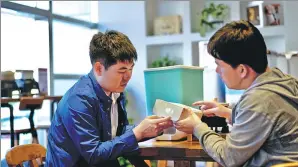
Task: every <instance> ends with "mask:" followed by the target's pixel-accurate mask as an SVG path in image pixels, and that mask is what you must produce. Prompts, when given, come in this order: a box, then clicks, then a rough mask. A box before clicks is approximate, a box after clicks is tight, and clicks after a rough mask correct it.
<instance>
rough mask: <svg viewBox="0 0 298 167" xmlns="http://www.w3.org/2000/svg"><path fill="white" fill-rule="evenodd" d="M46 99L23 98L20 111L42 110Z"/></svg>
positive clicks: (40, 97)
mask: <svg viewBox="0 0 298 167" xmlns="http://www.w3.org/2000/svg"><path fill="white" fill-rule="evenodd" d="M43 100H44V97H43V96H39V97H21V99H20V106H19V109H20V110H32V109H34V110H35V109H40V108H41V107H42V103H43Z"/></svg>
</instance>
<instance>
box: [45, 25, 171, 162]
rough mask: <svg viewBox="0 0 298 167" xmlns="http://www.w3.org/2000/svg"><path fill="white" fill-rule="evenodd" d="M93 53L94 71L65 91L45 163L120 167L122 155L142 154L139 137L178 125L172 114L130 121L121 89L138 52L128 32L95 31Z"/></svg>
mask: <svg viewBox="0 0 298 167" xmlns="http://www.w3.org/2000/svg"><path fill="white" fill-rule="evenodd" d="M89 55H90V59H91V63H92V67H93V68H92V70H91V71H90V73H89V74H88V75H85V76H83V77H81V78H80V79H79V81H78V82H77V83H76V84H74V85H73V86H72V87H71V88H70V89H69V90H68V91H67V92H66V94H65V95H64V96H63V98H62V99H61V101H60V103H59V105H58V108H57V111H56V113H55V116H54V118H53V120H52V124H51V127H50V129H49V136H48V147H47V156H46V166H50V167H52V166H54V167H62V166H63V167H78V166H83V167H88V166H101V167H104V166H107V167H114V166H119V164H118V161H117V158H118V157H119V156H131V155H137V153H138V141H140V140H144V139H146V138H152V137H156V136H157V135H159V134H160V133H162V131H163V129H165V128H168V127H170V126H172V125H173V124H172V121H171V120H170V118H159V117H157V116H150V117H147V118H146V119H144V120H143V121H142V122H141V123H140V124H139V125H138V126H136V127H134V126H129V125H128V121H127V115H126V111H125V107H124V105H125V104H124V103H125V100H124V96H123V93H122V92H123V90H124V88H125V87H126V85H127V83H128V81H129V80H130V78H131V75H132V70H133V67H134V62H135V61H136V60H137V53H136V50H135V48H134V46H133V45H132V43H131V42H130V40H129V39H128V37H127V36H126V35H124V34H122V33H120V32H116V31H107V32H106V33H104V34H103V33H98V34H95V35H94V36H93V38H92V40H91V42H90V48H89ZM142 162H143V163H144V161H142Z"/></svg>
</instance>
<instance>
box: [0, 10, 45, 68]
mask: <svg viewBox="0 0 298 167" xmlns="http://www.w3.org/2000/svg"><path fill="white" fill-rule="evenodd" d="M37 68H47V69H48V68H49V30H48V20H47V19H46V18H42V17H36V16H35V15H29V14H23V13H20V12H15V11H11V10H7V9H6V10H3V9H2V8H1V71H7V70H11V71H15V70H37Z"/></svg>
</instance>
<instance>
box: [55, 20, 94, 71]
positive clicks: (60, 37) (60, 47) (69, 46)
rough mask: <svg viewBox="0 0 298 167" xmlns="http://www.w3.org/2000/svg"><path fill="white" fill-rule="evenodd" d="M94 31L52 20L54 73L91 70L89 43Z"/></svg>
mask: <svg viewBox="0 0 298 167" xmlns="http://www.w3.org/2000/svg"><path fill="white" fill-rule="evenodd" d="M96 32H97V30H91V29H88V28H85V27H80V26H76V25H73V24H68V23H63V22H59V21H55V20H54V21H53V44H54V47H53V50H54V74H86V73H88V72H89V71H90V70H91V62H90V58H89V43H90V40H91V38H92V36H93V35H94V34H95V33H96Z"/></svg>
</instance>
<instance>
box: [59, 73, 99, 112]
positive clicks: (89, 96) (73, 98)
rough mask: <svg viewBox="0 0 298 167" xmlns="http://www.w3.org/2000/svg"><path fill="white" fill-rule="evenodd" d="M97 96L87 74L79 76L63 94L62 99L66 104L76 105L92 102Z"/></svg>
mask: <svg viewBox="0 0 298 167" xmlns="http://www.w3.org/2000/svg"><path fill="white" fill-rule="evenodd" d="M97 99H98V98H97V96H96V93H95V90H94V88H93V85H92V82H91V81H90V79H89V78H88V76H83V77H81V78H80V79H79V80H78V81H77V82H76V83H75V84H74V85H73V86H72V87H71V88H70V89H69V90H68V91H67V92H66V94H65V99H64V100H63V101H64V102H65V103H67V105H68V106H70V107H73V106H78V104H82V103H89V104H92V103H93V102H94V101H96V100H97Z"/></svg>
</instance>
